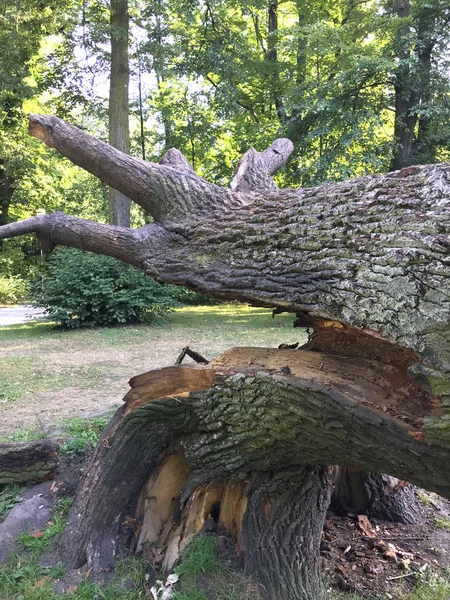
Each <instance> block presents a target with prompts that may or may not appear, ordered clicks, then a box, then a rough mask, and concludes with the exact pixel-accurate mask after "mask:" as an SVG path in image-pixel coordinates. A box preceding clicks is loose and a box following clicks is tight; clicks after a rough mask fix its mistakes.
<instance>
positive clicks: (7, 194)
mask: <svg viewBox="0 0 450 600" xmlns="http://www.w3.org/2000/svg"><path fill="white" fill-rule="evenodd" d="M4 164H5V159H3V158H0V227H1V226H2V225H6V224H7V223H8V213H9V205H10V203H11V198H12V196H13V193H14V181H13V179H12V177H10V176H9V175H8V174H7V173H6V169H5V167H4ZM1 248H2V240H0V250H1Z"/></svg>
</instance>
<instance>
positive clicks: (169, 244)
mask: <svg viewBox="0 0 450 600" xmlns="http://www.w3.org/2000/svg"><path fill="white" fill-rule="evenodd" d="M31 129H32V133H33V134H34V135H38V136H39V137H41V138H42V139H44V141H46V143H48V144H49V145H53V146H55V147H56V148H58V149H59V150H60V151H61V152H62V153H64V154H65V155H67V156H68V157H69V158H71V159H72V160H74V161H75V162H77V164H81V165H82V166H85V167H86V168H88V169H89V170H91V171H92V172H94V173H96V174H97V175H99V176H100V177H103V178H104V179H106V180H108V181H109V182H110V183H112V184H113V185H117V186H118V187H121V188H122V189H125V188H126V189H128V190H129V194H130V196H131V197H132V198H133V199H134V200H135V201H136V202H138V203H139V204H141V205H142V206H144V207H145V208H146V209H147V210H149V211H150V212H151V213H152V214H153V216H154V217H155V218H156V219H157V220H158V221H159V222H157V223H154V224H152V225H149V226H146V227H143V228H141V229H138V230H133V231H125V230H124V231H119V230H117V229H110V230H109V229H108V228H107V227H106V226H104V225H97V224H94V223H90V224H88V223H87V222H82V223H80V222H79V221H77V220H74V219H73V218H71V219H69V218H66V217H63V216H62V215H56V216H55V215H45V216H43V217H40V218H34V220H28V221H23V222H19V223H14V224H10V225H7V226H5V227H3V228H2V229H1V230H0V237H8V236H12V235H20V234H22V233H24V232H30V231H36V232H38V234H39V235H41V236H43V235H44V236H47V238H48V239H49V242H50V243H53V242H56V243H63V244H67V245H73V246H76V247H79V248H85V249H89V250H93V251H96V252H100V253H105V254H112V253H113V255H114V256H116V257H118V258H122V260H125V261H126V262H131V263H132V264H135V265H139V266H141V267H142V268H143V269H145V271H146V272H147V273H149V274H150V275H152V276H153V277H155V278H156V279H158V280H160V281H163V282H171V283H177V284H184V285H187V286H188V287H191V288H193V289H199V290H202V291H204V292H205V293H207V294H210V295H214V296H216V297H219V298H233V299H239V300H246V301H249V302H253V303H256V304H259V305H263V306H274V307H279V308H283V309H285V310H289V311H292V312H299V313H303V314H304V313H307V314H308V315H309V316H311V317H322V318H323V319H324V320H331V321H333V322H336V323H338V324H341V325H344V326H346V327H351V328H353V329H355V330H357V331H359V332H362V333H367V334H368V335H370V336H372V337H375V338H376V337H381V338H383V339H385V340H386V341H388V342H389V343H391V344H393V345H394V344H396V345H399V346H402V347H406V348H410V349H412V350H413V351H414V352H415V353H416V355H417V357H418V358H417V362H416V364H415V365H411V369H410V372H411V374H412V375H413V376H414V377H416V378H417V380H418V381H419V382H420V384H421V385H422V386H423V388H424V389H426V388H428V389H429V390H430V392H431V393H432V394H434V395H436V396H439V397H440V399H441V404H442V409H443V411H447V410H448V407H449V405H450V344H449V337H450V325H449V314H450V301H449V296H448V294H447V292H446V290H447V288H448V280H449V273H450V271H449V266H450V257H449V251H450V238H449V232H450V211H449V209H448V198H449V195H450V165H448V164H446V163H444V164H441V165H428V166H423V167H409V168H408V169H404V170H402V171H398V172H394V173H389V174H387V175H375V176H370V177H362V178H360V179H356V180H353V181H349V182H344V183H340V184H327V185H322V186H319V187H317V188H313V189H301V190H273V191H266V192H261V193H256V192H246V193H244V192H235V191H233V190H227V189H224V188H218V187H217V186H214V185H212V184H208V183H207V182H206V181H204V180H201V179H200V178H198V177H197V176H196V175H194V174H192V173H191V172H189V171H187V170H179V169H176V168H174V167H169V166H166V165H156V164H152V163H145V162H144V161H141V160H138V159H134V158H131V157H129V156H126V155H123V154H121V153H120V152H118V151H116V150H114V149H111V148H110V147H109V146H107V145H106V144H103V143H101V142H99V141H97V140H94V139H93V138H90V137H89V136H87V135H86V134H84V133H82V132H81V131H79V130H77V129H76V128H74V127H72V126H69V125H67V124H65V123H64V122H63V121H61V120H59V119H56V118H54V117H32V118H31ZM84 233H85V234H86V235H84ZM118 237H119V238H120V239H118ZM109 238H111V242H110V243H107V244H106V245H105V241H106V240H108V239H109ZM447 426H448V423H447V420H446V418H444V420H442V419H441V420H440V421H439V422H436V421H435V420H429V421H427V423H426V438H427V439H429V440H430V441H433V442H437V443H441V444H447V443H449V441H448V439H446V436H447V437H448V438H450V436H449V435H448V434H447V433H446V431H447V428H448V427H447Z"/></svg>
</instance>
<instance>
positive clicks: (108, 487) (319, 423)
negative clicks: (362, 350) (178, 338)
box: [62, 348, 450, 568]
mask: <svg viewBox="0 0 450 600" xmlns="http://www.w3.org/2000/svg"><path fill="white" fill-rule="evenodd" d="M396 370H397V367H395V366H389V365H386V364H383V363H377V362H376V361H368V360H359V361H358V360H357V359H344V358H342V357H339V356H332V355H323V354H321V353H318V352H310V351H301V350H289V349H287V350H278V349H263V348H237V349H234V350H231V351H228V352H226V353H224V354H223V355H222V356H221V357H219V358H217V359H216V360H214V361H212V362H211V363H209V364H208V365H194V364H192V363H191V364H187V365H179V366H175V367H169V368H166V369H160V370H157V371H151V372H149V373H147V374H143V375H140V376H138V377H136V378H133V380H132V381H131V386H132V388H131V390H130V392H129V393H128V394H127V395H126V397H125V403H124V406H123V407H122V408H121V409H119V411H118V413H117V415H116V417H115V418H114V420H113V421H112V423H111V424H110V426H109V427H108V429H107V430H106V431H105V432H104V434H103V435H102V439H101V441H100V444H99V446H98V448H97V449H96V451H95V454H94V457H93V459H92V461H91V464H90V466H89V468H88V469H87V471H86V474H85V476H84V479H83V481H82V483H81V487H80V490H79V492H78V494H77V498H76V500H75V503H74V506H73V509H72V510H71V512H70V515H69V524H68V527H67V529H66V531H65V533H64V534H63V537H62V552H63V556H64V558H65V560H66V562H67V563H68V564H69V565H70V566H73V567H78V566H80V564H82V563H83V562H84V561H85V560H87V562H88V564H89V565H90V566H92V567H94V568H111V565H112V562H113V556H114V551H115V536H116V535H117V532H118V530H119V527H120V524H121V519H122V517H121V515H122V513H123V510H124V507H126V506H131V505H133V502H135V500H136V499H137V497H138V496H139V495H140V493H141V490H142V489H143V486H144V483H145V481H148V480H149V478H151V477H153V479H151V483H149V484H148V486H149V487H148V488H147V490H150V491H147V498H150V499H151V498H155V497H159V496H161V498H165V497H167V498H168V497H169V495H170V494H173V495H172V496H170V497H171V498H176V502H175V504H176V505H177V506H178V509H179V510H178V515H179V518H180V515H182V514H183V512H182V511H183V509H184V507H185V506H186V503H190V502H192V498H193V494H194V492H196V490H198V489H203V488H201V487H200V488H199V487H198V486H205V485H209V483H211V482H224V481H225V480H227V479H232V480H233V481H235V482H239V481H246V480H247V481H248V478H249V477H250V476H251V474H252V473H255V472H260V473H266V472H268V471H272V472H275V473H279V474H282V473H287V472H289V471H290V470H292V469H294V470H295V469H299V468H300V467H301V466H307V465H311V464H324V465H327V464H328V463H333V464H340V465H354V466H355V467H359V468H360V469H363V470H365V471H369V472H382V471H385V472H388V473H389V474H391V475H393V476H396V477H398V478H399V479H401V480H407V481H412V482H413V483H416V484H417V485H420V486H421V487H425V488H427V489H430V490H434V491H436V492H438V493H440V494H442V495H444V496H447V497H450V480H449V478H448V474H447V465H448V462H449V460H450V450H449V449H446V448H441V447H440V446H437V445H432V444H427V443H424V442H423V441H422V440H421V437H422V435H421V426H420V423H421V422H422V419H423V417H424V416H425V415H426V414H427V411H433V410H434V408H433V406H432V404H427V402H426V401H425V403H420V402H416V403H412V404H411V407H410V414H409V418H408V421H409V422H405V421H402V420H401V419H400V418H398V417H397V416H396V414H397V410H398V406H402V407H403V408H407V405H406V402H407V398H408V391H407V390H406V389H404V388H402V387H401V386H399V387H398V388H394V387H393V386H392V385H390V381H391V378H394V380H395V379H396V378H397V374H396ZM386 389H390V390H392V394H393V396H394V397H393V398H392V399H391V401H390V403H389V409H388V411H386V410H384V409H385V405H386ZM397 394H398V396H397ZM389 411H390V412H389ZM391 413H392V414H391ZM386 448H389V452H386ZM180 452H181V453H182V455H183V460H182V461H181V462H180V461H178V462H177V461H175V463H174V462H170V461H169V462H167V457H168V456H170V455H172V454H179V453H180ZM130 456H133V457H134V459H133V460H130ZM180 464H182V465H183V466H182V467H180ZM174 465H175V466H174ZM177 465H178V466H177ZM167 469H168V471H170V472H171V477H170V478H167V477H165V476H164V472H165V475H167V472H168V471H167ZM172 471H173V472H172ZM175 473H178V475H177V476H175V475H174V474H175ZM169 479H170V481H169ZM171 482H172V483H171ZM311 485H312V486H313V487H314V485H315V484H313V483H311ZM167 486H172V487H171V488H170V489H169V488H168V487H167ZM173 486H175V487H173ZM175 488H176V489H175ZM151 489H153V492H152V491H151ZM314 489H316V488H314ZM155 490H156V491H155ZM158 490H159V491H158ZM174 490H175V491H174ZM221 490H222V491H221V492H220V494H219V491H218V489H217V490H214V493H215V494H218V495H219V496H220V498H222V497H223V493H224V492H223V489H222V488H221ZM207 491H208V494H209V493H210V492H209V488H208V490H207ZM196 493H198V492H196ZM211 493H212V492H211ZM300 493H301V492H300V490H299V494H300ZM302 493H303V492H302ZM315 493H318V488H317V489H316V492H315ZM194 495H195V494H194ZM211 497H212V496H211V495H210V496H209V498H210V499H211ZM151 502H153V501H151ZM155 502H156V501H155ZM155 502H153V505H154V508H155V510H156V504H158V503H157V502H156V504H155ZM196 506H197V505H196ZM205 506H206V505H205ZM149 510H150V513H152V510H153V509H149ZM196 510H197V509H196ZM202 510H203V509H202ZM205 510H206V509H205ZM161 511H162V512H161ZM169 512H170V511H169ZM144 513H145V511H144ZM156 514H157V515H159V517H158V519H159V523H160V525H159V526H158V527H156V525H155V527H156V528H157V529H158V534H156V533H155V529H152V531H153V534H151V535H150V534H148V533H147V534H145V533H142V535H141V536H140V545H141V546H142V544H144V543H145V542H146V541H149V540H150V538H151V540H152V541H153V542H154V541H155V540H154V536H155V535H158V536H162V532H163V531H165V533H164V536H163V539H164V543H162V545H165V544H166V543H167V544H168V543H169V541H170V547H171V553H172V556H173V555H174V552H175V550H174V547H175V546H177V548H178V550H179V548H180V545H181V546H182V544H183V540H184V534H185V533H186V535H187V532H188V531H193V530H195V531H197V530H198V528H197V526H195V527H194V526H193V527H192V530H191V529H189V528H187V526H186V523H184V524H183V522H182V521H176V520H175V521H174V520H173V518H174V517H173V514H172V516H171V517H170V518H171V519H172V520H170V521H167V519H168V518H169V516H168V514H167V511H165V509H161V507H159V508H158V509H157V510H156V513H155V515H156ZM184 514H186V518H187V519H188V518H189V514H188V513H184ZM202 514H203V516H205V511H204V510H203V512H202ZM155 518H156V517H155ZM219 518H220V517H219ZM148 519H150V521H151V520H152V517H151V514H150V515H147V524H146V525H145V526H144V528H143V530H142V531H144V530H145V531H148V530H149V527H150V526H149V524H148V523H149V522H150V521H149V520H148ZM200 520H201V519H200ZM189 522H190V523H192V520H191V521H189ZM154 523H156V521H155V522H154ZM173 527H174V528H175V529H172V528H173ZM150 528H151V527H150ZM178 528H179V529H178ZM169 530H170V531H169ZM169 534H170V535H169ZM146 535H147V536H149V537H148V538H146ZM152 536H153V537H152ZM158 540H160V541H161V538H160V537H158ZM237 542H238V540H237Z"/></svg>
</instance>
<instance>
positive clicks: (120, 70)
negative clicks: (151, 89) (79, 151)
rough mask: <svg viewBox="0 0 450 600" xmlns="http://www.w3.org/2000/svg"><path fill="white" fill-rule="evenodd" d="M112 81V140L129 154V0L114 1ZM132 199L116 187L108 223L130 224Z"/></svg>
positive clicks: (110, 141)
mask: <svg viewBox="0 0 450 600" xmlns="http://www.w3.org/2000/svg"><path fill="white" fill-rule="evenodd" d="M110 29H111V36H110V37H111V80H110V88H109V143H110V144H111V146H113V148H117V149H118V150H121V151H122V152H125V153H126V154H128V153H129V152H130V126H129V107H128V84H129V71H130V69H129V64H128V62H129V61H128V0H111V4H110ZM130 206H131V201H130V199H129V198H128V197H127V196H126V195H125V194H124V193H122V192H120V191H118V190H117V189H115V188H114V187H112V188H110V192H109V222H110V224H111V225H119V226H121V227H129V226H130Z"/></svg>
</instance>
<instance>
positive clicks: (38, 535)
mask: <svg viewBox="0 0 450 600" xmlns="http://www.w3.org/2000/svg"><path fill="white" fill-rule="evenodd" d="M30 536H31V537H33V538H41V537H44V532H43V531H31V532H30Z"/></svg>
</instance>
